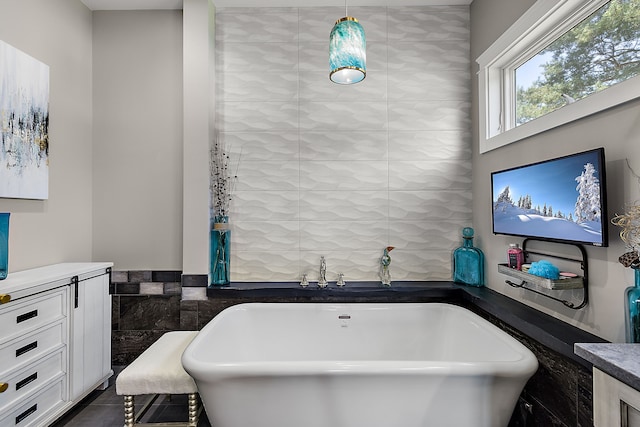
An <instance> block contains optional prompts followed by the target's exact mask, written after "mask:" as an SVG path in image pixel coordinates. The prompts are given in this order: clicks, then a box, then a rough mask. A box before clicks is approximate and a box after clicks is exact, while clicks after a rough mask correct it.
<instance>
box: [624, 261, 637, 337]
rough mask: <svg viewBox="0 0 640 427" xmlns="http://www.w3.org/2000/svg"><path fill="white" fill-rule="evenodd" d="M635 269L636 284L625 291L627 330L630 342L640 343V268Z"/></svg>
mask: <svg viewBox="0 0 640 427" xmlns="http://www.w3.org/2000/svg"><path fill="white" fill-rule="evenodd" d="M633 270H634V273H635V285H634V286H629V287H628V288H627V289H625V291H624V295H625V298H624V308H625V310H624V311H625V332H626V336H627V342H628V343H640V269H638V268H634V269H633Z"/></svg>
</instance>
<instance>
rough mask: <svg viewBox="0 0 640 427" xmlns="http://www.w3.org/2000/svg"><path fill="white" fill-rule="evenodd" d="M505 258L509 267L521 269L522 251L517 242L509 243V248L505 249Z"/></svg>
mask: <svg viewBox="0 0 640 427" xmlns="http://www.w3.org/2000/svg"><path fill="white" fill-rule="evenodd" d="M507 260H508V261H509V268H514V269H516V270H522V264H524V252H523V251H522V249H521V248H520V247H519V246H518V244H517V243H511V244H510V245H509V249H508V250H507Z"/></svg>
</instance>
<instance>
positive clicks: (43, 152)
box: [0, 41, 49, 200]
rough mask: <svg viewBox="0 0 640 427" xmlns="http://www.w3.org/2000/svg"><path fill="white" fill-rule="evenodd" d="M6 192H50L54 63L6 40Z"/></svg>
mask: <svg viewBox="0 0 640 427" xmlns="http://www.w3.org/2000/svg"><path fill="white" fill-rule="evenodd" d="M0 197H7V198H19V199H39V200H44V199H47V198H48V197H49V67H48V66H47V65H46V64H43V63H42V62H40V61H38V60H36V59H34V58H33V57H31V56H29V55H27V54H26V53H24V52H22V51H20V50H18V49H16V48H14V47H13V46H11V45H9V44H7V43H5V42H3V41H0Z"/></svg>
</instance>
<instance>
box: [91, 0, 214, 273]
mask: <svg viewBox="0 0 640 427" xmlns="http://www.w3.org/2000/svg"><path fill="white" fill-rule="evenodd" d="M93 50H94V52H93V112H94V126H93V142H94V173H93V178H94V185H93V194H94V202H93V203H94V204H93V207H94V214H93V219H94V222H93V233H94V240H93V257H94V259H104V260H109V261H113V262H114V263H115V265H116V268H118V269H135V268H149V269H167V270H180V269H182V228H181V224H182V174H183V167H182V11H179V10H170V11H96V12H94V13H93ZM204 197H206V195H205V196H204Z"/></svg>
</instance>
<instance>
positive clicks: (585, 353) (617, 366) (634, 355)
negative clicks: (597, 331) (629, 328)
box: [575, 343, 640, 390]
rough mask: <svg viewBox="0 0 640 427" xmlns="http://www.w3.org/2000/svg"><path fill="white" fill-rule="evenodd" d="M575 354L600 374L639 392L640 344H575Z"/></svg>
mask: <svg viewBox="0 0 640 427" xmlns="http://www.w3.org/2000/svg"><path fill="white" fill-rule="evenodd" d="M575 353H576V354H577V355H578V356H580V357H582V358H584V359H585V360H588V361H589V362H591V363H592V364H593V366H595V367H596V368H598V369H600V370H601V371H602V372H605V373H607V374H609V375H611V376H612V377H614V378H616V379H617V380H619V381H622V382H623V383H625V384H627V385H629V386H631V387H633V388H635V389H636V390H640V344H614V343H576V345H575Z"/></svg>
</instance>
